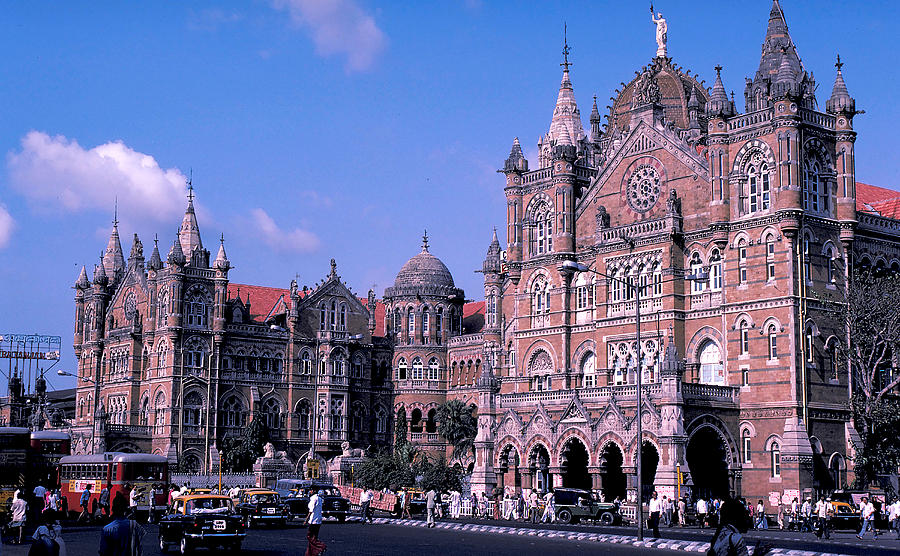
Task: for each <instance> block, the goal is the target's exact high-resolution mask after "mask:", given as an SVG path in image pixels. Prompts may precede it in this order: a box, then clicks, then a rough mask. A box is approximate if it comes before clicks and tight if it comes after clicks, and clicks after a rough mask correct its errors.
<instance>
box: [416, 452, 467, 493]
mask: <svg viewBox="0 0 900 556" xmlns="http://www.w3.org/2000/svg"><path fill="white" fill-rule="evenodd" d="M420 486H421V488H422V490H426V491H427V490H431V489H434V490H436V491H437V492H450V491H453V490H457V491H460V490H462V478H461V477H460V471H459V469H457V468H455V467H450V466H448V465H447V462H446V460H444V458H439V459H437V460H436V461H434V462H431V461H426V462H425V463H424V465H423V471H422V480H421V481H420Z"/></svg>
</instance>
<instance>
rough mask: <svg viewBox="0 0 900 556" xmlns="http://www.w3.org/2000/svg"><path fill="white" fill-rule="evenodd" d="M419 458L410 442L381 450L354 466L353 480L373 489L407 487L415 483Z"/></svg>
mask: <svg viewBox="0 0 900 556" xmlns="http://www.w3.org/2000/svg"><path fill="white" fill-rule="evenodd" d="M420 460H421V457H420V456H419V455H418V452H417V450H416V448H415V447H414V446H412V445H410V444H403V445H401V446H399V447H395V449H394V451H391V450H387V449H386V450H382V451H381V452H379V453H378V454H376V455H375V457H371V458H366V460H365V461H364V462H363V463H362V464H360V465H359V466H357V467H356V473H355V476H354V482H355V483H356V484H358V485H359V486H361V487H363V488H371V489H375V490H381V489H384V488H388V489H390V490H397V489H399V488H400V487H407V488H408V487H411V486H414V485H415V484H416V475H417V472H418V471H419V469H418V462H419V461H420Z"/></svg>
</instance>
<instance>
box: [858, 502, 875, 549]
mask: <svg viewBox="0 0 900 556" xmlns="http://www.w3.org/2000/svg"><path fill="white" fill-rule="evenodd" d="M859 515H860V517H861V518H862V526H861V527H860V528H859V533H857V534H856V538H857V539H860V540H862V538H863V535H865V534H866V531H868V530H869V529H871V530H872V535H873V537H874V538H876V539H877V538H878V530H877V529H875V505H874V504H872V503H871V502H869V499H868V498H867V497H865V496H863V499H862V503H861V504H860V505H859Z"/></svg>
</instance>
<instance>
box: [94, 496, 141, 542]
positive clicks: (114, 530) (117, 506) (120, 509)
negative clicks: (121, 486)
mask: <svg viewBox="0 0 900 556" xmlns="http://www.w3.org/2000/svg"><path fill="white" fill-rule="evenodd" d="M127 513H128V500H126V498H125V496H124V495H123V494H121V493H120V494H117V495H116V496H115V498H113V501H112V518H113V520H112V521H110V522H109V523H108V524H107V525H106V527H104V528H103V530H102V531H101V532H100V548H99V553H100V556H139V555H140V554H141V541H142V539H143V538H144V529H143V527H141V526H140V525H138V524H137V522H135V521H134V520H133V519H128V516H127Z"/></svg>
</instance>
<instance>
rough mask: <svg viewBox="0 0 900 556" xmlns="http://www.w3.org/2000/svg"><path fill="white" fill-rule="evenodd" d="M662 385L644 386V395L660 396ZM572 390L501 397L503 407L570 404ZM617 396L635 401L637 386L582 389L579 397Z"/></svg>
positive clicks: (584, 398)
mask: <svg viewBox="0 0 900 556" xmlns="http://www.w3.org/2000/svg"><path fill="white" fill-rule="evenodd" d="M660 391H661V385H660V384H659V383H658V382H656V383H652V384H645V385H644V389H643V392H644V395H645V396H647V395H650V396H653V395H658V394H659V393H660ZM572 393H573V391H572V390H547V391H544V392H520V393H517V394H502V395H501V396H500V405H501V407H518V406H523V405H533V404H536V403H538V402H540V403H553V402H559V403H563V402H568V401H570V400H571V399H572ZM612 395H615V397H616V399H618V400H628V399H634V398H635V397H636V396H637V385H635V384H622V385H618V386H598V387H594V388H580V389H579V390H578V397H579V398H580V399H581V400H582V401H594V400H604V399H608V398H609V397H610V396H612Z"/></svg>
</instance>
